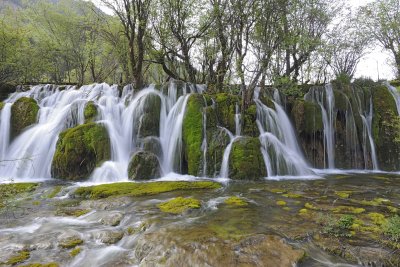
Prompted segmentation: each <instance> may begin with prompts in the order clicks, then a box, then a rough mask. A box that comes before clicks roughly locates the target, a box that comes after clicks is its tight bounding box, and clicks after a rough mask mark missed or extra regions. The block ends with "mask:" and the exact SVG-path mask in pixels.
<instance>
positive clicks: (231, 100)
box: [213, 93, 240, 133]
mask: <svg viewBox="0 0 400 267" xmlns="http://www.w3.org/2000/svg"><path fill="white" fill-rule="evenodd" d="M213 98H214V100H215V104H216V105H215V110H216V113H217V119H218V123H219V125H221V126H223V127H225V128H227V129H228V130H229V131H230V132H232V133H235V113H236V105H240V97H239V96H237V95H230V94H226V93H220V94H216V95H214V96H213Z"/></svg>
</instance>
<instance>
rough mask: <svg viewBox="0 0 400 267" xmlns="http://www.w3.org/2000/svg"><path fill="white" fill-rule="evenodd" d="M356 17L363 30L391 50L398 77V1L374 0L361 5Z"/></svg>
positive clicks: (399, 30) (399, 44)
mask: <svg viewBox="0 0 400 267" xmlns="http://www.w3.org/2000/svg"><path fill="white" fill-rule="evenodd" d="M358 17H359V26H360V27H361V28H362V29H363V31H364V32H365V33H367V34H369V36H370V38H371V39H373V40H376V41H377V42H379V43H380V44H381V45H382V46H383V47H384V48H385V49H387V50H389V51H390V52H391V54H392V56H393V58H394V61H395V64H396V71H397V76H398V77H399V78H400V2H399V1H398V0H376V1H375V2H372V3H370V4H368V5H366V6H363V7H361V8H360V10H359V14H358Z"/></svg>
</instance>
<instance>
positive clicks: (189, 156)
mask: <svg viewBox="0 0 400 267" xmlns="http://www.w3.org/2000/svg"><path fill="white" fill-rule="evenodd" d="M203 106H204V98H203V95H201V94H193V95H191V96H190V97H189V100H188V102H187V105H186V112H185V117H184V119H183V125H182V137H183V138H182V140H183V143H184V147H185V159H186V162H187V165H188V174H190V175H195V176H197V175H199V172H200V170H201V166H202V164H201V160H202V151H201V144H202V142H203V113H202V112H203Z"/></svg>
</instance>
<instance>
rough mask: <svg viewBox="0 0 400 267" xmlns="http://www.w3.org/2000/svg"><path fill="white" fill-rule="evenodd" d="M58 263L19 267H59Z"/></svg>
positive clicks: (22, 266) (31, 264)
mask: <svg viewBox="0 0 400 267" xmlns="http://www.w3.org/2000/svg"><path fill="white" fill-rule="evenodd" d="M58 266H59V265H58V263H56V262H50V263H29V264H26V265H19V267H58Z"/></svg>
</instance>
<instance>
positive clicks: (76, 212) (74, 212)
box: [56, 209, 90, 217]
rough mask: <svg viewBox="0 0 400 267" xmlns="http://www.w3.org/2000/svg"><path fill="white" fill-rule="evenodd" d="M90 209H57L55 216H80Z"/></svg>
mask: <svg viewBox="0 0 400 267" xmlns="http://www.w3.org/2000/svg"><path fill="white" fill-rule="evenodd" d="M89 212H90V210H88V209H59V210H57V212H56V214H57V216H73V217H80V216H82V215H85V214H87V213H89Z"/></svg>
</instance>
